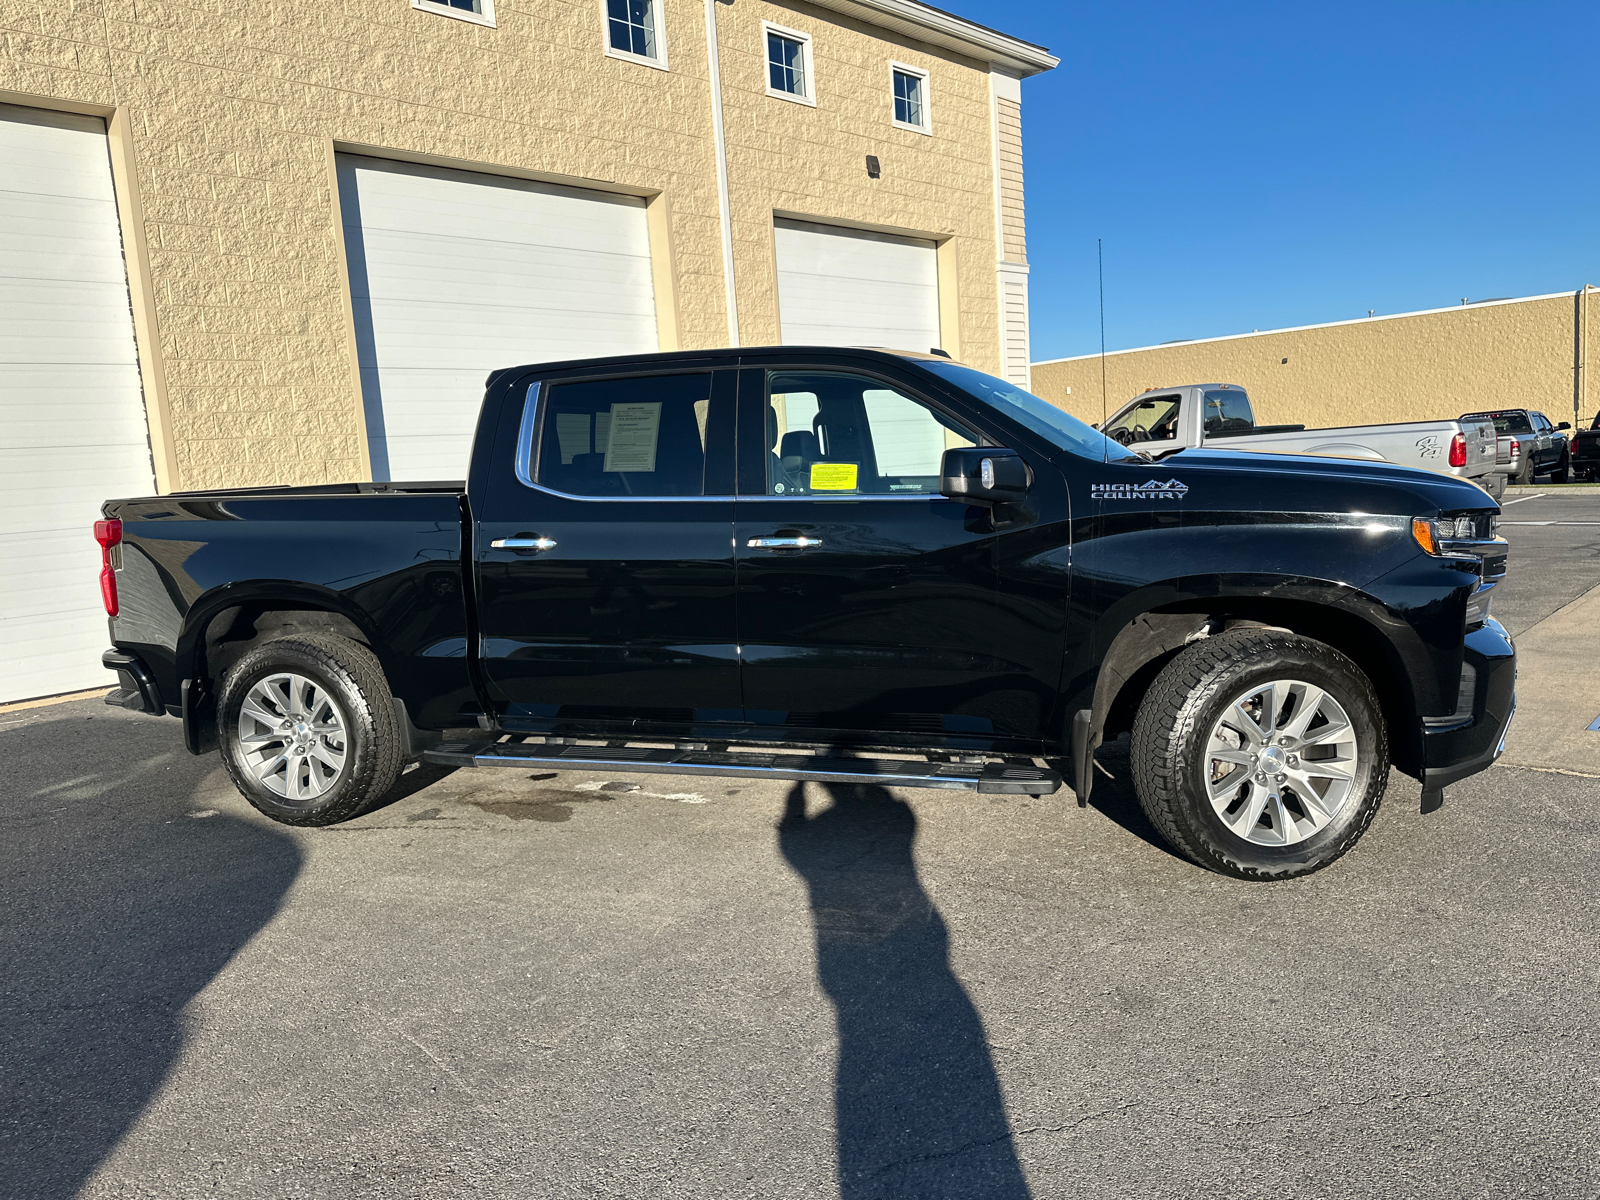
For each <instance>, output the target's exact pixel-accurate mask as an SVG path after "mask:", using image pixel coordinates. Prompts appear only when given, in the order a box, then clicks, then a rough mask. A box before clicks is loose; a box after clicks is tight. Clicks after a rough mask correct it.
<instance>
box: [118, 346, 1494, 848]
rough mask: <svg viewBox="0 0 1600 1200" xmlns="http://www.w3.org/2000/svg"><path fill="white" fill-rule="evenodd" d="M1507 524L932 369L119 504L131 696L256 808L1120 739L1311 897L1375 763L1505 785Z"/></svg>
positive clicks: (552, 374) (1422, 489)
mask: <svg viewBox="0 0 1600 1200" xmlns="http://www.w3.org/2000/svg"><path fill="white" fill-rule="evenodd" d="M1497 513H1498V509H1497V507H1496V506H1495V505H1494V504H1492V503H1490V502H1489V501H1488V499H1487V497H1485V495H1484V493H1483V491H1482V490H1481V489H1480V488H1478V487H1476V486H1473V485H1470V484H1468V483H1467V482H1465V481H1463V480H1459V479H1452V478H1449V477H1447V476H1445V475H1441V474H1437V473H1434V472H1429V471H1420V470H1413V469H1408V468H1403V467H1395V466H1391V465H1389V464H1386V463H1373V462H1346V461H1339V460H1334V459H1329V458H1307V457H1294V456H1287V455H1271V454H1240V453H1236V452H1233V451H1230V450H1219V449H1192V450H1184V451H1182V452H1181V453H1178V454H1175V455H1171V456H1166V457H1163V458H1162V459H1161V460H1160V461H1159V462H1155V461H1153V460H1152V459H1151V458H1150V457H1148V456H1145V455H1141V454H1137V453H1135V452H1133V451H1132V450H1129V449H1127V448H1125V447H1123V446H1121V445H1119V444H1118V443H1116V442H1114V441H1112V440H1111V439H1109V438H1106V437H1104V436H1102V435H1100V434H1098V433H1096V432H1095V431H1094V430H1092V429H1090V428H1089V427H1088V426H1087V425H1084V424H1083V423H1082V422H1080V421H1077V420H1076V419H1074V418H1072V417H1070V416H1068V415H1067V414H1066V413H1064V412H1062V411H1061V410H1060V409H1057V408H1056V407H1054V406H1053V405H1051V404H1049V403H1047V402H1045V401H1043V400H1040V399H1039V398H1038V397H1036V396H1032V395H1030V394H1028V393H1027V392H1024V391H1021V390H1019V389H1018V388H1016V387H1014V386H1013V385H1011V384H1009V383H1005V382H1003V381H1001V380H999V379H996V378H993V377H991V376H989V375H985V374H982V373H981V372H979V371H976V370H973V369H972V368H970V367H967V366H963V365H961V364H959V363H955V362H951V361H949V360H948V359H945V358H941V357H937V356H932V355H918V354H894V353H889V352H882V351H870V350H842V349H818V348H795V347H778V348H770V349H736V350H725V351H706V352H689V353H676V354H651V355H639V356H635V357H628V358H611V359H603V360H589V361H574V362H563V363H554V364H547V365H541V366H526V367H515V368H511V369H508V370H503V371H497V372H495V373H494V374H493V375H492V376H490V378H489V383H488V389H487V394H486V396H485V399H484V404H483V408H482V413H481V417H480V420H479V424H478V432H477V436H476V441H475V444H474V447H473V451H472V460H471V468H470V475H469V478H468V479H467V481H466V482H465V483H464V484H462V483H414V484H403V483H350V484H339V485H331V486H325V487H277V488H273V487H261V488H246V489H235V490H227V491H208V492H186V493H179V494H175V495H169V496H154V497H147V498H143V499H127V500H112V501H109V502H107V504H106V505H105V509H104V516H105V519H104V520H103V521H101V522H100V523H99V524H98V525H97V526H96V536H97V537H98V538H99V540H100V542H101V545H102V546H103V547H104V548H105V561H106V565H105V570H104V572H103V576H102V580H101V585H102V592H103V596H104V599H105V601H106V608H107V611H108V612H109V613H110V615H111V638H112V642H113V649H112V650H111V651H109V652H108V653H107V654H106V656H105V663H106V665H107V666H108V667H110V668H112V669H113V670H115V671H116V672H117V676H118V682H119V685H120V686H119V688H118V689H117V690H116V691H115V692H113V693H111V696H110V698H109V700H108V702H109V703H113V704H120V705H122V706H124V707H127V708H136V709H140V710H142V711H144V712H148V713H168V714H171V715H173V716H176V717H180V718H181V719H182V723H183V736H184V741H185V744H186V745H187V747H188V749H189V750H190V751H191V752H193V753H201V752H202V751H204V750H206V749H207V748H209V747H211V746H212V745H214V744H218V743H220V750H221V756H222V761H223V763H224V764H225V765H226V767H227V770H228V771H229V773H230V774H231V775H232V777H233V780H234V782H235V783H236V784H237V785H238V787H239V790H240V791H241V792H242V793H243V794H244V796H245V797H246V798H247V799H248V800H249V801H250V803H252V804H254V805H255V806H256V807H257V808H258V809H260V810H261V811H262V812H263V813H265V814H267V815H268V816H269V817H271V818H273V819H274V820H277V821H282V822H286V823H288V824H293V825H328V824H332V823H334V822H337V821H344V820H348V819H349V818H351V817H354V816H356V815H358V814H360V813H362V812H364V811H366V810H367V809H369V808H371V807H372V806H373V805H375V804H377V803H379V802H380V801H381V800H382V799H383V797H384V796H385V794H386V793H387V792H388V791H389V790H390V788H391V787H392V786H393V785H394V784H395V781H396V779H397V778H398V776H399V774H400V771H401V769H402V767H403V766H404V765H405V764H406V763H407V762H408V761H414V760H417V759H422V760H426V761H428V762H431V763H438V764H445V765H451V766H458V767H490V766H501V767H512V768H517V769H522V770H527V769H530V768H531V769H552V768H553V769H557V770H568V769H577V770H597V771H605V772H620V771H646V772H650V771H653V772H674V773H685V774H692V775H700V776H706V775H711V776H741V777H755V778H765V779H784V780H816V781H826V782H833V783H842V784H857V785H896V786H909V787H933V788H944V789H969V790H976V791H978V792H991V793H1011V794H1035V795H1038V794H1048V793H1051V792H1053V791H1055V790H1056V789H1057V788H1058V787H1059V785H1060V783H1061V781H1062V773H1065V774H1066V776H1067V778H1068V779H1069V780H1070V782H1071V785H1072V787H1073V790H1074V791H1075V792H1076V794H1077V798H1078V802H1079V804H1086V803H1087V802H1088V800H1089V798H1090V789H1091V785H1092V783H1093V781H1094V765H1093V756H1094V752H1095V748H1096V747H1097V746H1098V745H1100V744H1101V742H1102V741H1103V740H1104V739H1106V738H1111V737H1116V736H1117V735H1119V734H1121V733H1124V732H1128V731H1131V732H1132V734H1133V747H1132V764H1133V778H1134V782H1135V784H1136V787H1137V790H1138V794H1139V797H1140V800H1141V802H1142V803H1143V805H1144V806H1145V810H1146V812H1147V813H1148V814H1149V816H1150V819H1151V820H1152V821H1153V822H1154V823H1155V826H1156V827H1157V828H1158V829H1159V830H1161V832H1162V833H1163V835H1165V836H1166V837H1167V838H1168V840H1169V841H1170V842H1171V843H1172V844H1173V846H1174V847H1176V848H1177V849H1178V850H1180V851H1181V852H1182V853H1184V854H1187V855H1189V856H1190V857H1191V858H1193V859H1194V860H1195V861H1196V862H1199V863H1202V864H1204V865H1205V866H1207V867H1210V868H1212V869H1214V870H1217V871H1221V872H1224V873H1227V874H1231V875H1235V876H1239V877H1244V878H1251V879H1266V878H1283V877H1287V876H1293V875H1300V874H1304V873H1306V872H1309V871H1313V870H1316V869H1317V868H1319V867H1321V866H1324V865H1326V864H1327V863H1329V862H1331V861H1333V860H1334V859H1335V858H1337V857H1338V856H1339V855H1340V854H1342V853H1344V852H1345V851H1346V850H1347V849H1349V847H1350V846H1351V845H1353V844H1354V843H1355V841H1356V839H1357V838H1359V837H1360V835H1361V833H1362V831H1363V830H1364V829H1365V828H1366V827H1367V825H1368V823H1369V822H1370V821H1371V820H1372V817H1373V814H1374V813H1375V811H1376V809H1377V807H1378V802H1379V799H1380V798H1381V797H1382V795H1383V793H1384V789H1385V786H1386V782H1387V777H1388V773H1389V769H1390V765H1391V763H1393V764H1394V765H1395V766H1397V767H1398V768H1399V769H1401V770H1403V771H1405V772H1407V773H1409V774H1412V775H1413V776H1415V777H1416V778H1418V779H1420V780H1421V781H1422V784H1423V788H1424V792H1423V796H1424V807H1425V808H1431V807H1433V806H1434V805H1435V804H1436V803H1437V802H1438V801H1439V799H1440V797H1441V792H1440V789H1441V788H1443V787H1444V785H1446V784H1448V783H1450V782H1452V781H1454V780H1457V779H1461V778H1463V777H1465V776H1467V775H1470V774H1472V773H1473V772H1476V771H1481V770H1483V769H1484V768H1485V767H1487V766H1488V765H1489V764H1491V763H1492V762H1493V761H1494V760H1495V758H1496V756H1497V755H1498V754H1499V752H1500V749H1501V747H1502V745H1503V736H1504V733H1505V730H1506V727H1507V724H1508V723H1509V721H1510V719H1511V713H1512V708H1513V695H1512V688H1513V680H1514V677H1515V660H1514V651H1513V648H1512V645H1511V642H1510V640H1509V639H1508V638H1507V637H1506V635H1505V632H1504V630H1503V629H1502V628H1501V627H1500V625H1499V624H1498V623H1497V622H1496V621H1495V620H1494V619H1493V618H1492V617H1490V615H1489V602H1490V599H1491V598H1492V595H1493V588H1494V586H1495V583H1496V581H1497V580H1498V579H1499V578H1500V577H1501V576H1502V575H1503V574H1504V571H1505V562H1506V543H1505V541H1504V540H1503V539H1501V538H1499V537H1498V536H1497V534H1496V532H1495V522H1496V519H1497Z"/></svg>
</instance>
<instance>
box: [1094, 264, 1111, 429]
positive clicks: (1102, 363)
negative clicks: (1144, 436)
mask: <svg viewBox="0 0 1600 1200" xmlns="http://www.w3.org/2000/svg"><path fill="white" fill-rule="evenodd" d="M1094 252H1095V257H1096V259H1097V260H1098V261H1099V264H1100V432H1101V433H1104V432H1105V429H1106V248H1105V243H1104V242H1102V241H1101V240H1100V239H1099V238H1095V240H1094ZM1100 453H1101V454H1102V455H1104V456H1105V457H1104V459H1102V461H1110V457H1111V449H1110V447H1108V446H1102V447H1101V450H1100Z"/></svg>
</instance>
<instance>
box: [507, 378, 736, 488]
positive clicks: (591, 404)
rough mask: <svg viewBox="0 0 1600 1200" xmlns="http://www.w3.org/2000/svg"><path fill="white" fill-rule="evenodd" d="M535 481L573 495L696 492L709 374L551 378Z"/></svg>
mask: <svg viewBox="0 0 1600 1200" xmlns="http://www.w3.org/2000/svg"><path fill="white" fill-rule="evenodd" d="M540 407H541V408H542V409H543V419H542V421H541V425H540V436H539V454H538V460H537V463H538V466H537V473H536V475H535V481H536V482H537V483H539V484H540V485H541V486H543V487H547V488H550V489H552V490H554V491H558V492H566V493H568V494H570V495H574V496H703V495H705V494H706V488H705V478H706V421H707V418H708V416H709V415H710V412H711V375H710V374H709V373H707V374H695V375H650V376H642V377H639V378H635V379H603V380H596V381H594V382H576V383H558V384H556V385H555V386H554V387H552V388H551V389H550V391H549V395H548V396H547V397H546V398H545V399H544V400H543V401H542V402H541V406H540Z"/></svg>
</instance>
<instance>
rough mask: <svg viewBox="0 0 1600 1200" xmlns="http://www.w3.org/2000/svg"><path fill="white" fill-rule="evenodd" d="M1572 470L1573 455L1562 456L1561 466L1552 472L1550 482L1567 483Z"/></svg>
mask: <svg viewBox="0 0 1600 1200" xmlns="http://www.w3.org/2000/svg"><path fill="white" fill-rule="evenodd" d="M1571 470H1572V457H1571V455H1569V454H1562V456H1561V464H1560V465H1559V466H1558V467H1556V469H1555V470H1554V471H1551V472H1550V482H1551V483H1565V482H1566V481H1567V476H1568V475H1569V474H1570V473H1571Z"/></svg>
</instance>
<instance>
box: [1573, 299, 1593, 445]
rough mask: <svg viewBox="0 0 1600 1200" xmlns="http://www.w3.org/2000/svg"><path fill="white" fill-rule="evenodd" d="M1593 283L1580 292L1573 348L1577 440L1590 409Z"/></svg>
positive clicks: (1574, 435)
mask: <svg viewBox="0 0 1600 1200" xmlns="http://www.w3.org/2000/svg"><path fill="white" fill-rule="evenodd" d="M1592 289H1593V285H1592V284H1588V283H1586V284H1584V285H1583V290H1582V291H1580V292H1579V293H1578V305H1577V307H1578V311H1577V314H1576V316H1577V328H1578V336H1577V338H1576V339H1575V341H1576V344H1575V345H1574V346H1573V348H1572V371H1573V376H1574V378H1573V387H1572V433H1573V439H1572V440H1576V437H1577V433H1578V430H1580V429H1582V428H1583V414H1584V413H1586V412H1588V411H1589V292H1590V291H1591V290H1592Z"/></svg>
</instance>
